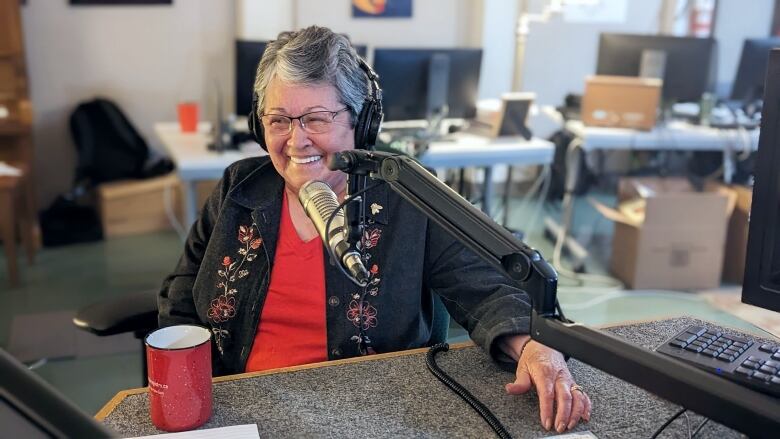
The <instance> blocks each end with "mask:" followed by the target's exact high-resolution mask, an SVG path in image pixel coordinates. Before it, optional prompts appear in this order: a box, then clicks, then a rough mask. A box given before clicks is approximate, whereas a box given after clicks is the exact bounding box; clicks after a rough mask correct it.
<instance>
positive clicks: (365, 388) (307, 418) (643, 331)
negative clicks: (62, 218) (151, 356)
mask: <svg viewBox="0 0 780 439" xmlns="http://www.w3.org/2000/svg"><path fill="white" fill-rule="evenodd" d="M700 323H702V322H701V321H699V320H695V319H691V318H675V319H670V320H662V321H655V322H645V323H633V324H625V325H623V326H614V327H611V328H609V329H608V330H609V331H610V332H612V333H613V334H615V335H617V336H620V337H623V338H625V339H627V340H628V341H630V342H632V343H636V344H640V345H643V346H645V347H648V348H654V347H655V346H657V345H659V344H661V343H662V342H663V341H665V340H666V338H668V337H670V336H671V335H673V334H674V333H675V332H677V331H679V330H682V329H683V328H684V327H686V326H687V325H690V324H700ZM426 351H427V350H426V349H417V350H412V351H407V352H401V353H391V354H380V355H374V356H370V357H362V358H355V359H347V360H340V361H330V362H325V363H319V364H314V365H307V366H299V367H293V368H286V369H279V370H276V371H266V372H259V373H251V374H242V375H234V376H228V377H220V378H215V379H214V382H215V384H214V391H213V394H214V414H213V416H212V418H211V420H209V422H208V423H206V424H205V425H204V426H203V427H202V428H211V427H219V426H226V425H235V424H251V423H256V424H257V426H258V429H259V431H260V436H261V437H360V438H367V437H368V438H374V437H411V436H427V437H442V438H445V437H446V438H449V437H473V438H485V437H494V434H493V432H492V430H491V429H490V427H489V426H488V425H487V423H486V422H484V421H483V420H482V418H480V417H479V415H478V414H477V413H476V412H475V411H474V410H472V409H471V408H470V407H469V406H468V405H466V403H465V402H463V401H462V400H461V399H460V398H459V397H457V396H456V395H455V394H454V393H453V392H452V391H450V390H449V389H448V388H446V387H445V386H444V385H443V384H441V383H440V382H439V381H437V380H436V378H434V377H433V375H432V374H431V373H430V372H428V370H427V368H426V366H425V352H426ZM437 360H438V363H439V366H440V367H441V368H442V369H443V370H444V371H446V372H447V373H449V374H450V375H451V376H452V377H453V378H455V379H456V380H458V381H459V382H460V383H461V384H462V385H464V386H465V387H466V388H467V389H469V391H471V392H472V393H473V394H474V395H475V396H476V397H477V398H478V399H479V400H481V401H482V402H483V403H485V404H486V405H487V406H488V407H489V408H490V409H491V410H492V411H493V413H494V414H495V415H496V416H497V417H498V418H499V419H500V420H501V422H502V423H503V424H504V425H505V426H506V428H507V429H508V430H509V432H510V433H511V434H512V436H513V437H515V438H523V437H528V438H536V437H540V436H545V435H553V434H554V433H552V432H546V431H544V430H543V429H542V428H541V425H540V421H539V413H538V409H539V408H538V406H539V405H538V401H537V398H536V394H535V393H533V392H532V393H530V394H527V395H522V396H509V395H506V394H505V392H504V384H506V383H507V382H511V381H513V380H514V374H513V373H509V372H505V371H502V370H500V369H499V368H498V367H497V366H496V365H495V364H494V363H493V362H492V361H491V360H490V359H489V357H488V356H487V355H486V354H485V353H484V352H483V351H482V350H481V349H479V348H476V347H474V346H473V345H470V344H463V345H459V346H457V347H456V348H453V349H451V350H450V351H449V352H446V353H442V354H439V356H438V357H437ZM569 368H570V370H571V372H572V374H573V375H574V377H575V379H576V380H577V382H578V383H579V384H581V385H582V386H583V387H584V388H585V390H586V391H587V392H588V395H590V398H591V400H592V401H593V413H592V416H591V421H590V422H589V423H587V424H580V425H579V426H577V427H576V429H575V430H578V431H583V430H590V431H592V432H593V433H594V434H596V435H597V436H598V437H599V438H610V437H615V438H626V437H649V436H650V435H651V433H652V432H653V431H654V430H655V429H656V428H658V427H659V426H660V425H661V424H662V423H663V422H664V421H665V420H666V419H668V418H669V417H670V416H671V415H672V414H674V413H675V412H676V411H677V410H678V408H677V406H675V405H674V404H672V403H669V402H667V401H665V400H662V399H659V398H657V397H655V396H653V395H651V394H649V393H647V392H645V391H643V390H641V389H639V388H637V387H634V386H632V385H629V384H627V383H625V382H623V381H620V380H618V379H617V378H614V377H612V376H610V375H607V374H605V373H603V372H601V371H599V370H597V369H594V368H592V367H590V366H588V365H586V364H583V363H580V362H578V361H576V360H570V361H569ZM146 392H147V391H146V389H134V390H128V391H123V392H120V393H118V394H117V395H116V396H115V397H114V398H113V399H112V400H111V401H110V402H109V403H108V404H106V406H105V407H103V409H102V410H100V412H99V413H98V414H97V415H96V418H98V419H99V420H102V421H103V422H105V423H106V424H107V425H109V426H110V427H111V428H113V429H115V430H116V431H118V432H119V433H120V434H122V435H126V436H127V435H142V434H154V433H159V432H158V431H157V430H156V429H155V428H154V426H152V424H151V421H150V419H149V403H148V397H147V394H146ZM701 421H702V418H701V417H700V416H698V415H691V424H692V426H693V427H692V428H695V427H696V426H697V425H698V424H699V423H700V422H701ZM664 437H687V429H686V423H685V420H684V418H683V419H682V420H678V421H676V422H674V423H673V424H672V425H671V426H670V427H669V428H668V429H667V431H666V433H665V435H664ZM700 437H717V438H728V437H739V434H738V433H736V432H734V431H732V430H730V429H727V428H726V427H723V426H721V425H718V424H715V423H714V422H709V423H707V425H706V426H705V427H704V429H703V430H702V433H701V436H700Z"/></svg>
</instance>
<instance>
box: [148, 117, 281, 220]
mask: <svg viewBox="0 0 780 439" xmlns="http://www.w3.org/2000/svg"><path fill="white" fill-rule="evenodd" d="M154 132H155V134H157V137H159V138H160V141H161V142H162V145H163V147H164V148H165V151H166V152H167V153H168V155H169V156H170V157H171V160H173V162H174V163H175V164H176V172H177V173H178V175H179V179H180V180H181V182H182V190H183V192H184V193H183V194H182V195H183V198H184V225H185V227H189V226H190V225H192V223H194V222H195V219H196V218H197V216H198V209H199V208H200V206H198V205H197V191H196V185H197V183H198V181H201V180H216V179H219V178H221V177H222V173H223V172H224V171H225V168H227V167H228V166H230V165H231V164H232V163H233V162H236V161H238V160H241V159H244V158H247V157H252V156H261V155H266V152H265V151H263V150H262V148H260V146H258V145H255V147H254V148H246V149H244V150H242V151H224V152H217V151H210V150H209V149H208V145H209V143H210V142H211V141H212V138H213V136H212V135H211V124H210V123H208V122H201V123H199V124H198V130H197V132H194V133H182V132H181V130H180V129H179V124H178V123H177V122H159V123H156V124H154Z"/></svg>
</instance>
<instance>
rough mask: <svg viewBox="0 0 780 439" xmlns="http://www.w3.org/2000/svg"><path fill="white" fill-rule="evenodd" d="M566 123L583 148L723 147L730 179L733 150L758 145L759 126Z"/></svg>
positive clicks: (744, 149)
mask: <svg viewBox="0 0 780 439" xmlns="http://www.w3.org/2000/svg"><path fill="white" fill-rule="evenodd" d="M565 127H566V129H567V130H569V131H570V132H572V134H574V135H575V136H577V138H578V139H579V140H580V141H581V142H580V143H579V145H578V147H579V148H581V149H582V150H583V151H594V150H663V151H723V175H724V180H726V181H727V182H729V181H730V180H731V176H732V175H733V173H734V153H735V152H739V151H746V150H752V151H755V150H756V149H758V136H759V130H758V129H752V130H744V129H734V128H728V129H725V128H713V127H707V126H702V125H694V124H691V123H688V122H683V121H671V122H668V123H666V124H663V125H659V126H656V127H655V128H653V129H652V130H650V131H641V130H635V129H629V128H604V127H590V126H585V125H584V124H583V123H582V121H574V120H570V121H568V122H566V124H565ZM568 172H569V169H568V168H567V173H568Z"/></svg>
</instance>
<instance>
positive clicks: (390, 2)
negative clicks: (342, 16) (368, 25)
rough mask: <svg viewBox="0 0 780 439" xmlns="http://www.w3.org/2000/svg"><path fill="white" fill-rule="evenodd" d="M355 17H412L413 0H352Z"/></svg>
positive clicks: (353, 15)
mask: <svg viewBox="0 0 780 439" xmlns="http://www.w3.org/2000/svg"><path fill="white" fill-rule="evenodd" d="M352 17H354V18H411V17H412V0H352Z"/></svg>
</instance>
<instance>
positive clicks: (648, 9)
mask: <svg viewBox="0 0 780 439" xmlns="http://www.w3.org/2000/svg"><path fill="white" fill-rule="evenodd" d="M626 1H627V5H628V9H627V11H626V20H625V22H623V23H567V22H564V20H563V19H562V17H561V16H555V17H554V18H553V19H552V20H550V22H548V23H533V24H532V25H531V28H530V33H529V35H528V43H527V45H526V54H525V68H524V69H523V71H524V81H523V84H524V87H523V88H524V89H525V90H528V91H533V92H536V95H537V102H539V103H541V104H550V105H559V104H561V103H563V99H564V97H565V96H566V94H567V93H570V92H573V93H582V92H583V91H584V88H585V76H587V75H592V74H593V73H594V72H595V71H596V57H597V54H598V39H599V34H600V33H601V32H627V33H651V34H655V33H658V28H659V13H660V9H661V0H643V1H635V0H626Z"/></svg>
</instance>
